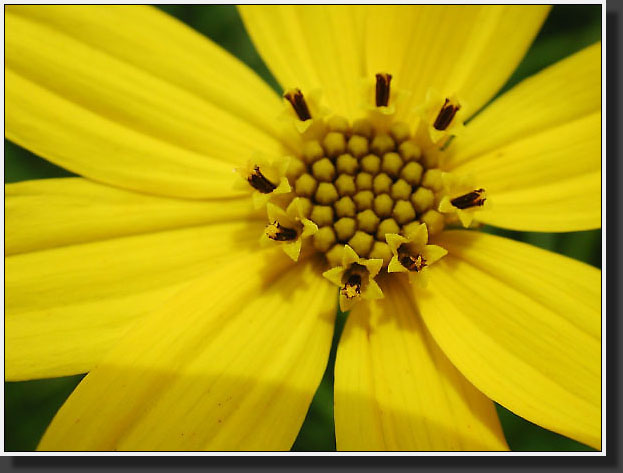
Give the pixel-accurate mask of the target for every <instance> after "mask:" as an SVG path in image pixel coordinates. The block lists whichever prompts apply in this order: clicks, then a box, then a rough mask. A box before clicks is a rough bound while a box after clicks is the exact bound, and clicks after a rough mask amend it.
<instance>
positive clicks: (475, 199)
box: [450, 189, 487, 209]
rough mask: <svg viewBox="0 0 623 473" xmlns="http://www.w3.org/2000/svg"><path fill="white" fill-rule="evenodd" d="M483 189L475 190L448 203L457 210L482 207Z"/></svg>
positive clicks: (484, 198)
mask: <svg viewBox="0 0 623 473" xmlns="http://www.w3.org/2000/svg"><path fill="white" fill-rule="evenodd" d="M484 193H485V190H484V189H476V190H474V191H472V192H468V193H467V194H465V195H462V196H460V197H456V198H455V199H452V200H451V201H450V203H451V204H452V205H453V206H454V207H456V208H457V209H468V208H470V207H482V206H483V205H484V203H485V200H487V199H486V197H485V196H484Z"/></svg>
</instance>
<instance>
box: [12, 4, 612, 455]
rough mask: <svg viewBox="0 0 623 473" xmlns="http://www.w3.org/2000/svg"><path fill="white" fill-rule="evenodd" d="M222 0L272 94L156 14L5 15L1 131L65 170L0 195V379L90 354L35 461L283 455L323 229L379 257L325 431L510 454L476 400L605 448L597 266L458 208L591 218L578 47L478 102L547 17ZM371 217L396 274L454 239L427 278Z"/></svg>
mask: <svg viewBox="0 0 623 473" xmlns="http://www.w3.org/2000/svg"><path fill="white" fill-rule="evenodd" d="M240 11H241V14H242V18H243V20H244V23H245V25H246V27H247V29H248V31H249V33H250V35H251V38H252V39H253V41H254V43H255V45H256V47H257V49H258V51H259V52H260V53H261V55H262V56H263V58H264V60H265V61H266V63H267V65H268V66H269V68H270V69H271V71H272V72H273V74H274V75H275V77H276V78H277V80H278V81H279V83H280V84H281V85H282V87H283V89H284V90H286V91H288V92H289V93H288V94H287V95H286V97H285V99H283V98H281V97H279V96H277V95H276V94H275V93H274V92H273V91H272V90H271V89H270V88H269V87H268V86H267V85H266V84H265V83H263V82H262V81H261V80H260V79H259V78H258V77H257V76H255V75H254V74H253V73H252V72H251V71H250V70H249V69H248V68H247V67H245V66H244V65H242V64H241V63H240V62H239V61H237V60H236V59H234V58H233V57H231V56H230V55H229V54H227V53H226V52H224V51H223V50H221V49H220V48H219V47H217V46H215V45H214V44H213V43H211V42H210V41H209V40H207V39H205V38H203V37H201V36H200V35H199V34H197V33H195V32H194V31H192V30H190V29H189V28H187V27H185V26H183V25H181V24H179V23H178V22H177V21H175V20H173V19H172V18H169V17H168V16H166V15H165V14H163V13H161V12H159V11H157V10H155V9H153V8H143V7H135V6H129V7H124V6H114V7H106V6H71V7H66V6H9V7H7V9H6V19H5V21H6V22H5V34H6V56H5V58H6V69H5V81H6V90H5V100H6V105H5V106H6V136H7V138H8V139H10V140H12V141H14V142H16V143H18V144H19V145H21V146H23V147H25V148H27V149H29V150H31V151H33V152H34V153H37V154H39V155H41V156H44V157H45V158H47V159H49V160H50V161H52V162H53V163H55V164H58V165H60V166H63V167H65V168H67V169H69V170H71V171H73V172H75V173H77V174H79V175H81V176H82V177H78V178H66V179H50V180H43V181H30V182H22V183H18V184H9V185H7V186H6V228H7V234H6V254H7V257H6V261H5V264H6V266H5V268H6V339H5V348H6V360H5V363H6V364H5V366H6V371H5V373H6V379H7V380H24V379H33V378H46V377H55V376H63V375H70V374H76V373H84V372H88V375H87V376H86V377H85V378H84V379H83V380H82V382H81V383H80V385H79V386H78V387H77V389H76V390H75V391H74V393H72V395H71V396H70V397H69V399H68V400H67V402H66V403H65V404H64V406H63V407H62V408H61V409H60V411H59V412H58V414H57V415H56V417H55V419H54V420H53V421H52V424H51V425H50V427H49V428H48V430H47V432H46V434H45V435H44V437H43V439H42V441H41V444H40V445H39V449H41V450H113V449H116V450H203V449H206V450H287V449H289V448H290V447H291V445H292V443H293V441H294V439H295V437H296V435H297V432H298V430H299V428H300V426H301V424H302V422H303V419H304V417H305V414H306V411H307V408H308V406H309V403H310V401H311V399H312V397H313V394H314V392H315V390H316V388H317V386H318V383H319V381H320V379H321V377H322V374H323V371H324V369H325V366H326V363H327V359H328V355H329V349H330V346H331V339H332V335H333V324H334V318H335V313H336V305H337V299H338V298H337V294H336V293H337V291H336V288H335V286H333V285H331V283H330V282H329V281H328V280H327V279H325V278H323V277H322V273H323V272H324V271H327V270H329V269H330V268H331V267H337V266H342V264H343V262H344V261H345V258H344V251H347V250H345V248H346V246H345V245H346V244H348V246H349V248H352V249H353V250H354V251H355V252H356V256H357V258H360V259H358V260H357V261H360V262H361V261H363V262H364V263H366V264H367V265H368V266H366V265H364V264H359V263H357V262H356V261H355V260H354V259H353V258H352V255H351V258H350V259H348V258H346V260H348V261H347V262H348V264H349V265H350V266H353V265H355V264H359V266H360V267H357V269H358V270H361V271H363V269H362V268H366V271H368V270H369V269H370V268H369V266H374V268H372V269H374V270H375V271H377V269H376V267H377V266H378V265H379V264H380V265H382V269H381V270H380V272H379V271H377V272H378V273H379V274H378V275H376V278H375V274H376V273H375V272H374V271H372V270H369V272H368V273H365V274H363V276H362V275H361V274H360V273H357V274H358V277H359V278H360V279H357V278H356V277H355V276H353V274H355V273H352V272H351V273H349V277H348V278H346V280H345V281H344V280H343V279H339V280H337V279H336V281H337V284H338V285H339V284H342V285H344V287H342V288H341V289H340V290H341V291H342V294H347V295H348V296H349V297H350V296H353V297H354V296H357V295H358V291H359V290H363V289H364V288H363V286H364V282H365V283H366V284H368V285H369V286H368V287H374V288H375V287H376V283H377V282H378V284H379V288H380V289H382V292H383V295H384V298H382V299H375V300H372V301H367V300H363V301H359V302H358V303H357V304H356V305H354V307H353V309H352V311H351V313H350V315H349V317H348V321H347V323H346V326H345V329H344V332H343V334H342V337H341V340H340V343H339V347H338V352H337V360H336V366H335V426H336V438H337V447H338V449H341V450H368V449H369V450H503V449H506V448H507V445H506V442H505V440H504V436H503V434H502V431H501V428H500V424H499V421H498V418H497V416H496V412H495V409H494V404H493V402H492V400H493V401H496V402H498V403H500V404H501V405H503V406H505V407H507V408H508V409H510V410H511V411H513V412H515V413H517V414H518V415H520V416H522V417H524V418H526V419H528V420H530V421H531V422H534V423H537V424H539V425H541V426H543V427H545V428H547V429H551V430H553V431H556V432H559V433H561V434H563V435H566V436H569V437H571V438H574V439H577V440H579V441H581V442H584V443H586V444H588V445H591V446H593V447H595V448H599V447H600V442H601V435H600V432H601V420H600V408H601V401H600V395H601V390H600V389H601V378H600V335H601V332H600V330H601V328H600V272H599V271H598V270H597V269H595V268H592V267H589V266H587V265H584V264H582V263H579V262H577V261H574V260H571V259H568V258H565V257H562V256H559V255H556V254H552V253H549V252H547V251H543V250H540V249H537V248H534V247H532V246H529V245H526V244H522V243H518V242H515V241H511V240H507V239H504V238H500V237H495V236H491V235H487V234H484V233H480V232H476V231H472V230H464V229H460V228H458V229H452V226H456V227H459V226H460V225H459V221H458V218H459V217H461V216H463V217H464V218H462V219H461V221H463V223H465V224H470V223H471V220H472V219H473V220H474V221H475V222H480V223H486V224H491V225H496V226H499V227H502V228H509V229H515V230H525V231H545V232H563V231H573V230H584V229H591V228H598V227H599V226H600V45H599V44H596V45H593V46H591V47H588V48H586V49H584V50H582V51H580V52H578V53H576V54H574V55H572V56H571V57H569V58H567V59H565V60H563V61H561V62H559V63H557V64H554V65H552V66H551V67H548V68H546V69H545V70H543V71H541V72H540V73H538V74H537V75H535V76H533V77H531V78H529V79H527V80H525V81H523V82H521V83H520V84H518V85H517V86H515V87H514V88H513V89H511V90H510V91H508V92H507V93H505V94H503V95H502V96H501V97H499V98H497V99H496V100H495V101H494V102H493V103H491V104H490V105H488V106H487V107H486V108H485V109H484V110H483V111H481V112H479V113H478V114H477V115H475V116H474V114H475V113H476V112H477V111H479V110H480V109H481V107H482V106H484V105H485V104H486V103H487V102H488V101H489V99H491V98H492V97H493V96H494V95H495V93H496V91H497V90H498V89H499V88H500V87H501V86H502V85H503V84H504V82H505V81H506V80H507V79H508V77H509V75H510V74H511V72H512V71H513V69H514V68H515V67H516V66H517V64H518V63H519V61H520V60H521V58H522V56H523V55H524V53H525V52H526V50H527V49H528V47H529V45H530V43H531V41H532V39H533V38H534V36H535V35H536V33H537V31H538V30H539V28H540V26H541V24H542V22H543V20H544V18H545V16H546V15H547V12H548V8H547V7H544V6H451V7H444V6H422V7H412V6H398V7H396V6H394V7H350V6H331V7H325V6H310V7H288V6H266V7H264V6H245V7H241V8H240ZM390 76H391V77H390ZM436 94H437V95H436ZM438 94H441V95H440V96H439V95H438ZM438 97H442V98H444V100H443V102H439V101H438V100H437V98H438ZM445 99H447V101H446V100H445ZM435 104H437V105H435ZM561 104H564V105H561ZM435 107H438V111H437V112H435ZM468 118H470V121H469V123H468V124H467V125H465V126H463V123H462V122H463V121H464V120H466V119H468ZM454 135H456V136H454ZM453 136H454V138H453V139H451V138H452V137H453ZM258 156H261V157H262V159H264V158H267V159H268V160H269V162H270V161H271V160H272V162H273V163H277V164H276V165H275V169H273V170H272V171H273V173H276V174H275V175H274V176H271V175H270V172H268V171H269V170H266V174H264V173H262V168H261V166H260V165H259V164H258V162H257V161H255V160H256V159H257V157H258ZM284 157H288V159H290V161H291V164H289V165H288V166H287V169H281V170H280V166H279V164H278V163H279V162H280V159H281V158H284ZM249 163H250V164H249ZM256 165H257V167H258V169H259V171H258V169H256ZM245 166H247V167H246V168H245ZM234 168H236V169H241V168H242V169H247V170H248V173H249V174H248V176H246V178H247V182H248V183H249V186H248V188H247V189H240V187H239V186H236V185H235V181H238V183H239V182H240V181H241V179H240V177H239V176H237V175H236V174H235V173H233V172H232V169H234ZM284 174H285V176H286V177H287V179H288V182H287V183H286V182H285V181H283V177H284ZM448 174H449V175H451V176H456V178H457V179H459V180H461V179H466V178H467V176H472V177H473V179H474V183H475V187H474V188H473V189H468V190H467V192H465V193H464V194H456V195H455V194H450V193H449V192H450V191H449V190H448V189H447V186H445V185H444V177H443V176H446V175H448ZM243 177H244V176H243ZM243 182H244V181H243ZM282 183H283V185H282ZM279 186H282V187H280V189H281V190H283V191H284V192H282V193H279V194H277V193H274V195H273V192H271V190H272V189H273V188H274V189H276V188H278V187H279ZM288 187H290V188H291V189H292V192H287V191H288ZM481 189H482V191H481ZM258 194H262V195H267V197H262V196H260V198H258V197H257V196H258ZM253 195H255V196H256V197H252V196H253ZM295 197H298V199H299V200H297V204H295V205H296V207H297V209H296V210H297V211H296V212H293V211H292V209H291V210H290V211H288V207H290V206H291V205H293V204H292V201H293V199H294V198H295ZM444 198H445V200H444ZM254 201H255V203H256V204H257V203H258V202H260V203H261V204H263V203H264V202H267V203H268V204H269V205H270V206H274V207H270V208H273V210H274V209H275V208H280V209H281V210H282V212H285V213H280V212H279V211H277V210H275V213H274V215H277V214H279V215H289V216H290V218H291V219H292V221H291V225H292V226H293V227H296V228H289V227H287V225H286V224H285V223H281V226H282V227H283V228H279V227H277V226H276V224H275V222H273V221H269V219H268V217H267V214H266V210H265V209H266V206H263V207H262V208H261V209H259V210H258V209H256V208H254V205H253V202H254ZM442 201H443V203H444V204H443V206H441V207H440V205H441V203H442ZM488 202H490V203H491V204H492V205H488ZM482 204H485V205H482ZM448 205H450V206H454V208H456V209H457V210H458V211H465V212H458V211H457V212H453V211H451V212H447V211H448V210H452V208H449V207H448ZM440 210H441V211H440ZM465 217H466V218H465ZM284 222H285V220H284ZM277 223H279V222H277ZM306 223H307V225H305V224H306ZM273 224H275V227H274V228H270V229H267V228H266V227H267V225H268V226H270V225H273ZM422 224H425V226H426V230H427V232H426V233H427V238H426V240H427V241H426V242H424V239H423V237H422V235H423V234H419V236H417V238H416V237H415V236H414V234H413V232H412V231H410V230H414V229H415V228H416V227H417V228H420V227H421V225H422ZM314 225H315V226H317V227H319V228H318V231H317V232H315V228H314ZM305 228H307V229H309V231H308V232H306V235H311V234H312V233H313V236H310V238H303V236H304V235H303V232H304V231H305V230H304V229H305ZM265 232H268V233H265ZM314 232H315V233H314ZM263 234H268V235H272V236H273V237H274V238H272V240H275V241H274V242H273V243H274V245H269V247H268V248H263V247H262V246H260V245H259V242H260V236H261V235H263ZM388 234H395V235H399V236H400V235H402V237H403V238H405V239H407V240H410V243H413V244H414V246H407V247H405V248H411V249H412V251H415V252H416V253H417V254H415V253H409V254H408V255H405V258H406V257H407V256H409V257H410V258H411V259H412V260H409V259H404V262H405V268H407V270H415V269H418V268H423V267H424V266H423V263H424V262H423V260H422V258H424V259H425V258H426V255H427V254H428V253H426V251H424V250H427V248H428V247H429V246H431V247H435V248H438V247H439V248H442V249H443V250H444V251H441V250H437V251H435V252H433V253H431V254H435V255H436V257H440V256H443V255H442V253H443V252H445V251H447V254H446V255H445V256H443V257H441V258H440V259H438V261H436V262H435V263H434V264H430V265H428V266H426V270H427V272H428V273H429V274H428V276H429V277H428V279H429V281H428V284H427V286H426V287H425V288H422V287H419V286H418V285H411V284H410V283H409V280H408V278H407V277H406V275H405V274H401V272H400V271H399V272H391V273H389V272H387V269H386V268H387V266H386V265H387V264H389V263H390V261H391V260H392V257H393V253H392V250H394V251H395V252H398V251H402V250H401V246H400V245H399V246H396V244H395V243H396V242H397V240H396V239H395V237H390V239H389V240H386V238H385V237H386V235H388ZM392 238H394V240H393V242H392V245H391V246H390V245H389V244H388V243H387V241H392ZM428 240H430V244H429V243H428ZM292 241H297V242H301V243H302V248H301V251H300V255H299V254H298V248H295V249H296V250H297V251H296V254H297V256H298V262H296V263H295V262H293V261H292V259H291V258H290V257H288V256H287V255H286V254H285V253H284V252H283V251H282V249H286V248H294V246H293V245H288V244H284V242H292ZM403 243H404V242H403ZM427 251H428V250H427ZM429 258H430V256H429ZM432 259H434V258H431V261H432ZM371 261H372V262H373V263H372V264H370V262H371ZM398 261H399V262H400V259H398ZM380 262H382V263H380ZM350 266H349V269H352V268H350ZM394 266H395V262H394ZM394 266H393V268H394ZM342 268H343V266H342ZM394 269H395V268H394ZM338 271H341V269H339V270H338ZM372 273H374V274H372ZM342 276H344V275H342ZM356 276H357V275H356ZM360 280H361V281H360ZM370 281H372V282H373V284H372V286H370ZM375 281H376V282H375ZM360 284H361V288H359V285H360ZM346 286H348V287H346ZM377 295H379V296H380V294H377ZM357 299H359V298H357Z"/></svg>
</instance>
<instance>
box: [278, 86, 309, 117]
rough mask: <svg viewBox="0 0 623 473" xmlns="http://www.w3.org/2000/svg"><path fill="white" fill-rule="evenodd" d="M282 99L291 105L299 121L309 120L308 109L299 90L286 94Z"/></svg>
mask: <svg viewBox="0 0 623 473" xmlns="http://www.w3.org/2000/svg"><path fill="white" fill-rule="evenodd" d="M284 97H285V98H286V100H287V101H288V102H290V104H291V105H292V108H293V109H294V112H295V113H296V116H297V117H299V120H301V121H302V122H304V121H305V120H309V119H310V118H311V114H310V113H309V108H307V102H305V98H304V97H303V92H301V89H294V90H292V91H290V92H286V93H285V94H284Z"/></svg>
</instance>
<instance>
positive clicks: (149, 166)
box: [6, 6, 283, 198]
mask: <svg viewBox="0 0 623 473" xmlns="http://www.w3.org/2000/svg"><path fill="white" fill-rule="evenodd" d="M279 107H280V101H279V97H278V96H277V95H276V94H275V93H274V92H272V91H271V90H270V88H269V87H268V86H267V85H266V84H264V83H263V82H262V80H261V79H260V78H259V77H257V76H255V74H254V73H253V72H252V71H250V70H249V69H248V68H246V67H245V66H243V65H242V64H241V63H240V62H238V61H237V60H236V59H234V58H233V57H231V56H230V55H229V54H227V53H225V52H224V51H223V50H221V49H220V48H219V47H218V46H216V45H214V44H213V43H211V42H210V41H209V40H207V39H206V38H203V37H202V36H201V35H199V34H197V33H196V32H193V31H192V30H191V29H189V28H188V27H186V26H184V25H182V24H181V23H178V22H177V21H176V20H174V19H172V18H170V17H168V16H167V15H165V14H164V13H162V12H160V11H158V10H157V9H155V8H151V7H140V6H78V7H76V8H73V7H69V6H42V7H41V8H33V7H32V6H12V7H11V8H9V9H8V10H7V15H6V136H7V137H8V138H9V139H10V140H12V141H15V142H16V143H18V144H20V145H21V146H24V147H25V148H28V149H30V150H31V151H33V152H35V153H37V154H39V155H41V156H43V157H45V158H47V159H49V160H50V161H52V162H54V163H55V164H58V165H60V166H63V167H65V168H67V169H69V170H71V171H74V172H76V173H78V174H82V175H84V176H87V177H90V178H92V179H94V180H98V181H103V182H106V183H109V184H114V185H117V186H121V187H126V188H130V189H135V190H142V191H145V192H149V193H154V194H160V195H171V196H184V197H193V198H198V197H210V196H215V195H216V196H220V195H228V194H231V193H232V189H231V182H233V179H230V178H231V174H232V173H231V168H232V167H233V166H232V163H238V164H240V163H243V162H245V161H246V160H247V159H249V158H250V157H251V155H252V154H253V152H262V153H264V154H268V155H280V154H282V152H283V145H281V144H280V142H279V141H278V140H277V139H276V138H274V135H275V134H276V132H275V130H276V125H273V124H274V123H275V120H273V119H276V115H277V114H278V112H279V109H280V108H279Z"/></svg>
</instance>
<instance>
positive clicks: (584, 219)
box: [455, 112, 601, 232]
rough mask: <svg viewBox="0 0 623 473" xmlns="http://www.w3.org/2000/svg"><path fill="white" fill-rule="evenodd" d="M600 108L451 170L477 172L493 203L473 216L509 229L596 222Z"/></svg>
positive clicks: (563, 228)
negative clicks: (597, 110)
mask: <svg viewBox="0 0 623 473" xmlns="http://www.w3.org/2000/svg"><path fill="white" fill-rule="evenodd" d="M600 167H601V113H600V112H596V113H593V114H590V115H587V116H584V117H582V118H579V119H577V120H574V121H572V122H568V123H565V124H563V125H560V126H557V127H554V128H550V129H547V130H545V131H544V132H542V133H539V134H534V135H531V136H528V137H527V138H524V139H520V140H517V141H514V142H512V143H510V144H507V145H505V146H503V147H501V148H497V149H495V150H492V151H490V152H488V153H486V154H484V155H481V156H479V157H478V158H476V159H473V160H470V161H467V162H466V163H465V164H462V165H459V166H458V167H457V168H456V169H455V170H456V172H460V173H468V174H473V175H474V176H476V178H477V180H478V183H479V186H481V187H483V188H484V189H485V190H486V192H487V196H488V197H487V198H489V197H490V198H491V202H492V203H493V205H492V206H491V207H488V208H487V206H485V207H483V208H482V211H478V212H475V213H474V218H475V219H477V220H479V221H481V222H485V223H489V224H491V225H496V226H499V227H504V228H510V229H514V230H527V231H539V232H568V231H575V230H588V229H592V228H599V227H600V226H601V169H600Z"/></svg>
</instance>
